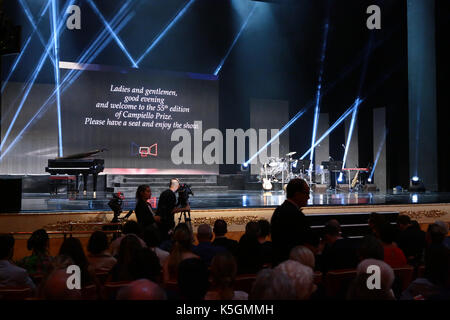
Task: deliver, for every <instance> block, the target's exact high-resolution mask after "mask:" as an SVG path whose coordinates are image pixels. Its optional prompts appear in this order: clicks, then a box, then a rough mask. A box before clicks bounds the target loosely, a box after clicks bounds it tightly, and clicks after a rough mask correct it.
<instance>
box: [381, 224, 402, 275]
mask: <svg viewBox="0 0 450 320" xmlns="http://www.w3.org/2000/svg"><path fill="white" fill-rule="evenodd" d="M379 235H380V237H379V238H380V241H381V244H382V245H383V249H384V262H386V263H387V264H388V265H390V266H391V267H392V268H399V267H403V266H405V265H406V264H407V261H406V257H405V255H404V253H403V251H402V249H400V248H399V247H397V245H396V244H395V243H394V242H393V241H394V239H395V228H394V226H393V225H391V224H389V223H386V224H384V225H383V226H381V227H380V232H379Z"/></svg>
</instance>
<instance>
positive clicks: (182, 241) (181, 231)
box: [163, 223, 199, 282]
mask: <svg viewBox="0 0 450 320" xmlns="http://www.w3.org/2000/svg"><path fill="white" fill-rule="evenodd" d="M173 240H174V244H173V246H172V251H171V252H170V255H169V258H168V259H167V260H166V263H165V264H164V266H163V276H164V282H169V281H176V279H177V272H178V265H179V264H180V262H181V261H183V260H185V259H191V258H199V256H197V255H196V254H194V253H193V252H192V235H191V231H190V230H189V227H188V226H187V225H186V224H184V223H183V224H181V223H180V224H179V225H178V227H177V228H176V229H175V234H174V235H173Z"/></svg>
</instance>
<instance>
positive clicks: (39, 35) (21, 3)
mask: <svg viewBox="0 0 450 320" xmlns="http://www.w3.org/2000/svg"><path fill="white" fill-rule="evenodd" d="M50 2H51V0H50V1H49V2H48V3H47V5H46V6H45V7H47V6H48V5H49V3H50ZM19 3H20V5H21V6H22V8H23V11H24V12H25V15H26V16H27V19H28V21H29V22H30V24H31V26H32V27H33V31H36V34H37V35H38V38H39V40H40V41H41V44H42V46H43V47H44V48H45V40H44V37H43V36H42V34H41V33H40V32H39V29H38V24H37V23H35V22H34V19H33V15H32V14H31V11H30V8H29V7H28V6H27V4H26V3H25V1H24V0H19ZM41 17H42V16H41ZM49 51H50V50H49ZM49 57H50V60H51V62H52V64H53V66H54V65H55V60H54V59H53V57H52V55H51V52H49Z"/></svg>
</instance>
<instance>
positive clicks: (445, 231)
mask: <svg viewBox="0 0 450 320" xmlns="http://www.w3.org/2000/svg"><path fill="white" fill-rule="evenodd" d="M434 223H435V224H437V225H438V226H440V227H441V231H442V234H443V235H444V241H443V244H444V246H446V247H447V248H449V249H450V237H449V236H448V230H449V227H448V223H447V222H445V221H442V220H436V221H435V222H434Z"/></svg>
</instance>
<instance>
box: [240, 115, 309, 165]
mask: <svg viewBox="0 0 450 320" xmlns="http://www.w3.org/2000/svg"><path fill="white" fill-rule="evenodd" d="M307 109H308V108H304V109H303V110H300V111H299V112H298V113H297V114H296V115H295V116H294V117H293V118H292V119H291V120H289V122H288V123H286V124H285V125H284V126H283V128H281V129H280V131H278V132H277V134H276V135H274V136H273V137H272V139H270V140H269V141H268V142H267V143H266V144H265V145H264V146H262V148H261V149H259V150H258V151H257V152H256V153H255V154H254V155H253V156H251V157H250V159H248V160H247V161H246V162H245V163H244V166H248V165H249V163H250V162H252V160H253V159H255V158H256V157H257V156H258V155H259V154H260V153H261V152H262V151H263V150H265V149H266V148H267V147H268V146H270V145H271V144H272V143H273V142H274V141H275V140H276V139H278V137H279V136H280V135H281V134H282V133H283V132H284V131H286V130H287V129H288V128H289V127H290V126H291V125H292V124H293V123H294V122H295V121H297V120H298V119H299V118H300V117H301V116H303V114H305V112H306V111H307Z"/></svg>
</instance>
